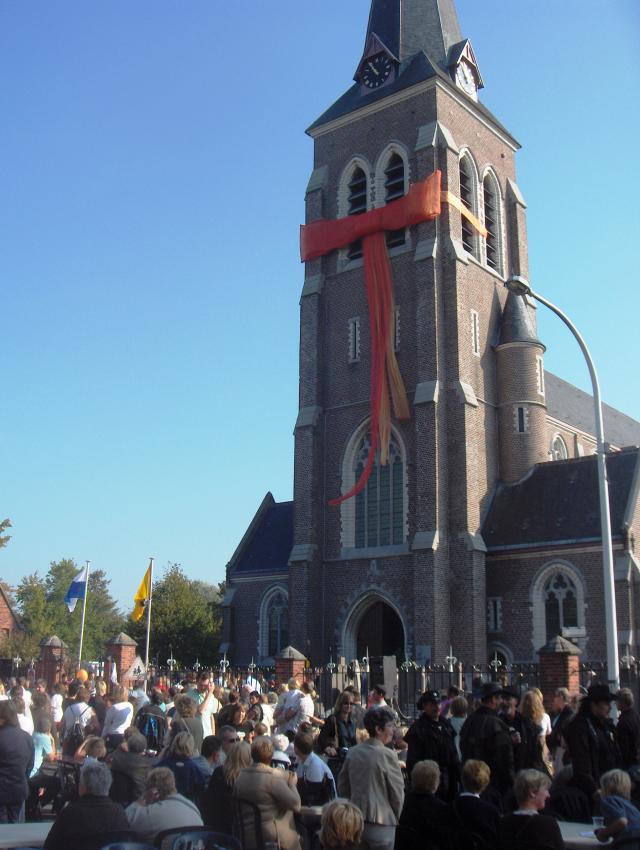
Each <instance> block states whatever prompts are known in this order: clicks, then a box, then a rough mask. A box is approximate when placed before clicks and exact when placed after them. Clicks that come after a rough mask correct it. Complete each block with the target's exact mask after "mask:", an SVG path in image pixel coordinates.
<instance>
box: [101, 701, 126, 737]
mask: <svg viewBox="0 0 640 850" xmlns="http://www.w3.org/2000/svg"><path fill="white" fill-rule="evenodd" d="M132 717H133V706H132V705H131V703H130V702H116V703H114V704H113V705H112V706H111V707H110V708H108V709H107V713H106V714H105V716H104V726H103V727H102V737H103V738H106V737H107V735H124V730H125V729H128V728H129V726H131V719H132Z"/></svg>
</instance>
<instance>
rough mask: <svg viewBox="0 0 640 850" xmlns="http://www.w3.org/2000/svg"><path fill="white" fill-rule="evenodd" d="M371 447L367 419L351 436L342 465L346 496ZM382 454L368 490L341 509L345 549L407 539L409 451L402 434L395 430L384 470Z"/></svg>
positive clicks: (376, 462)
mask: <svg viewBox="0 0 640 850" xmlns="http://www.w3.org/2000/svg"><path fill="white" fill-rule="evenodd" d="M370 445H371V431H370V421H369V420H368V419H367V420H366V421H365V422H364V423H363V424H362V425H361V426H360V427H359V428H358V429H357V430H356V431H355V432H354V434H353V435H352V436H351V438H350V439H349V442H348V443H347V448H346V450H345V453H344V458H343V462H342V492H343V493H346V492H347V491H348V490H350V489H351V487H353V485H354V484H355V483H356V481H357V480H358V478H359V477H360V474H361V472H362V469H363V468H364V465H365V463H366V460H367V457H368V454H369V447H370ZM379 458H380V451H379V449H378V451H377V452H376V460H375V463H374V466H373V470H372V472H371V476H370V478H369V481H368V482H367V484H366V486H365V488H364V490H363V491H362V492H361V493H359V494H358V495H357V496H355V497H354V498H352V499H347V501H346V502H343V503H342V505H341V521H342V547H343V549H376V548H381V547H387V546H398V545H402V544H404V543H405V542H406V539H407V479H406V468H407V464H406V451H405V447H404V443H403V441H402V438H401V437H400V434H399V433H398V432H397V431H396V429H395V428H393V427H392V429H391V442H390V445H389V462H388V463H387V464H385V465H384V466H382V465H381V464H380V462H379Z"/></svg>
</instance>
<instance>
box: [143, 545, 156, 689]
mask: <svg viewBox="0 0 640 850" xmlns="http://www.w3.org/2000/svg"><path fill="white" fill-rule="evenodd" d="M149 561H150V563H149V601H148V602H147V648H146V650H145V654H144V692H145V694H146V692H147V685H148V682H149V638H150V635H151V599H152V597H153V561H154V559H153V558H151V557H150V558H149Z"/></svg>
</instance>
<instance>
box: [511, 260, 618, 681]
mask: <svg viewBox="0 0 640 850" xmlns="http://www.w3.org/2000/svg"><path fill="white" fill-rule="evenodd" d="M505 286H506V287H507V289H508V290H509V292H513V293H515V294H516V295H522V296H524V295H527V296H528V297H529V298H533V299H534V300H535V301H539V302H540V303H541V304H544V305H545V307H548V308H549V309H550V310H551V312H552V313H555V314H556V316H558V317H559V318H560V319H562V321H563V322H564V323H565V325H566V326H567V327H568V328H569V330H570V331H571V333H572V334H573V335H574V337H575V338H576V340H577V342H578V345H579V346H580V350H581V351H582V353H583V355H584V359H585V360H586V361H587V368H588V369H589V375H590V377H591V386H592V388H593V406H594V412H595V419H596V458H597V466H598V486H599V490H600V530H601V533H602V567H603V572H604V614H605V632H606V640H607V679H608V681H609V688H610V689H611V690H613V691H614V693H615V692H616V691H617V690H618V688H619V687H620V671H619V669H618V624H617V618H616V597H615V583H614V576H613V547H612V543H611V519H610V514H609V487H608V483H607V463H606V449H605V445H604V427H603V424H602V400H601V398H600V384H599V382H598V376H597V374H596V369H595V366H594V365H593V360H592V359H591V354H590V353H589V349H588V348H587V345H586V343H585V341H584V340H583V338H582V336H581V335H580V332H579V331H578V329H577V328H576V327H575V325H574V324H573V323H572V322H571V320H570V319H569V318H568V316H566V315H565V314H564V313H563V312H562V310H560V309H559V308H558V307H556V306H555V304H552V303H551V301H547V299H546V298H543V297H542V295H539V294H538V293H537V292H534V291H533V290H532V289H531V287H530V285H529V282H528V281H527V280H526V279H525V278H523V277H521V276H520V275H512V276H511V277H510V278H509V279H508V280H507V282H506V284H505Z"/></svg>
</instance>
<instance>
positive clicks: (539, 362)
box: [536, 357, 544, 395]
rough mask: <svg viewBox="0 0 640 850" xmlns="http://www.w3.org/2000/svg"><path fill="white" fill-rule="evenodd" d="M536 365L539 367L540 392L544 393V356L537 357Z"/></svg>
mask: <svg viewBox="0 0 640 850" xmlns="http://www.w3.org/2000/svg"><path fill="white" fill-rule="evenodd" d="M536 365H537V368H538V372H537V375H538V393H539V394H540V395H544V365H543V363H542V357H537V358H536Z"/></svg>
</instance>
